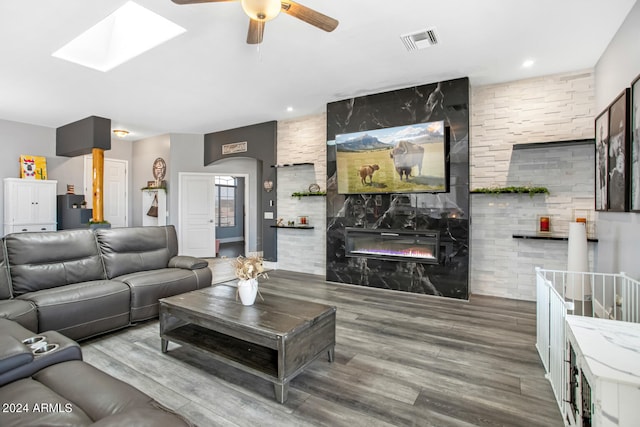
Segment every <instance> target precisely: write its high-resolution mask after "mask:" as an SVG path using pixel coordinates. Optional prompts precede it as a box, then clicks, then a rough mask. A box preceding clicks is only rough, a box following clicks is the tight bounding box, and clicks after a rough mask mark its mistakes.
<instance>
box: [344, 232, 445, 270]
mask: <svg viewBox="0 0 640 427" xmlns="http://www.w3.org/2000/svg"><path fill="white" fill-rule="evenodd" d="M345 233H346V236H345V237H346V238H345V246H346V256H348V257H366V258H374V259H383V260H388V261H409V262H420V263H428V264H437V263H438V255H439V248H440V242H439V240H440V233H439V232H438V231H431V230H423V231H417V230H411V231H406V230H375V229H363V228H346V229H345Z"/></svg>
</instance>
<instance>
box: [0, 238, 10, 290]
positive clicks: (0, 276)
mask: <svg viewBox="0 0 640 427" xmlns="http://www.w3.org/2000/svg"><path fill="white" fill-rule="evenodd" d="M4 251H5V249H4V239H2V242H1V244H0V300H3V299H9V298H11V297H12V296H13V295H12V293H11V282H10V281H9V270H8V269H7V261H6V259H5V256H4Z"/></svg>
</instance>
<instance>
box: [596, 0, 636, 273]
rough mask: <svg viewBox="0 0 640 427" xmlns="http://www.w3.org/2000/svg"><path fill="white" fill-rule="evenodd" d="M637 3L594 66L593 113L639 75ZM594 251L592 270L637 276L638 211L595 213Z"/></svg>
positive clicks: (601, 108)
mask: <svg viewBox="0 0 640 427" xmlns="http://www.w3.org/2000/svg"><path fill="white" fill-rule="evenodd" d="M638 40H640V3H636V4H635V6H633V8H632V9H631V12H629V15H628V16H627V19H626V20H625V21H624V23H623V24H622V26H621V27H620V29H619V30H618V32H617V33H616V35H615V37H614V38H613V40H612V41H611V43H610V44H609V46H608V47H607V49H606V50H605V52H604V53H603V54H602V56H601V57H600V60H599V61H598V63H597V64H596V67H595V88H596V114H599V113H600V112H601V111H603V110H604V109H605V108H606V107H607V105H609V103H611V101H613V100H614V99H615V98H616V96H617V95H618V94H620V93H621V92H622V91H623V90H624V88H626V87H629V86H630V85H631V82H632V81H633V79H635V78H636V76H638V75H639V74H640V49H638ZM596 228H597V230H596V231H597V235H598V252H597V254H598V255H597V267H596V271H598V272H602V273H614V272H620V271H623V272H625V273H627V274H628V275H629V276H631V277H633V278H634V279H640V264H639V263H638V242H640V214H639V213H624V212H598V213H597V223H596Z"/></svg>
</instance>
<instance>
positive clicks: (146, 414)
mask: <svg viewBox="0 0 640 427" xmlns="http://www.w3.org/2000/svg"><path fill="white" fill-rule="evenodd" d="M33 378H34V379H35V380H37V381H39V382H41V383H42V384H44V385H46V386H47V387H49V388H51V389H52V390H55V392H56V393H58V394H59V395H61V396H63V397H65V398H66V399H69V400H70V401H72V402H74V403H75V404H76V405H78V406H79V407H80V408H82V410H83V411H84V412H85V413H86V414H87V415H89V417H90V418H92V419H93V420H94V421H99V420H103V421H102V422H100V423H99V424H97V425H100V426H110V425H113V426H124V425H126V426H147V425H148V426H187V425H189V424H188V423H186V422H185V421H184V420H182V419H181V418H180V417H179V416H176V415H174V414H172V413H170V412H168V411H166V410H164V409H163V408H162V407H161V406H160V405H158V404H157V403H156V402H155V401H154V400H153V399H151V398H150V397H149V396H147V395H146V394H144V393H142V392H141V391H139V390H138V389H136V388H134V387H132V386H130V385H128V384H126V383H124V382H122V381H120V380H118V379H116V378H113V377H112V376H110V375H108V374H106V373H104V372H102V371H100V370H98V369H96V368H94V367H93V366H91V365H89V364H87V363H84V362H80V361H77V362H66V363H60V364H58V365H54V366H51V367H49V368H46V369H43V370H42V371H40V372H38V373H37V374H35V375H34V376H33ZM69 378H77V379H79V380H78V381H69ZM145 419H146V420H147V421H145ZM153 420H156V421H157V424H151V423H150V421H153Z"/></svg>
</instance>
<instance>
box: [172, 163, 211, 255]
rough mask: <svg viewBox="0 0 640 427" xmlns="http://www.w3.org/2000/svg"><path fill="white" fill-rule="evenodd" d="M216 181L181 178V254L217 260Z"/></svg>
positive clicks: (196, 176)
mask: <svg viewBox="0 0 640 427" xmlns="http://www.w3.org/2000/svg"><path fill="white" fill-rule="evenodd" d="M214 190H215V181H214V177H213V175H209V174H190V173H181V174H180V189H179V197H180V208H179V209H180V218H179V224H180V227H179V233H180V244H179V245H178V247H179V248H180V253H181V254H182V255H191V256H195V257H202V258H214V257H215V256H216V221H215V198H214V194H215V192H214Z"/></svg>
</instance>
